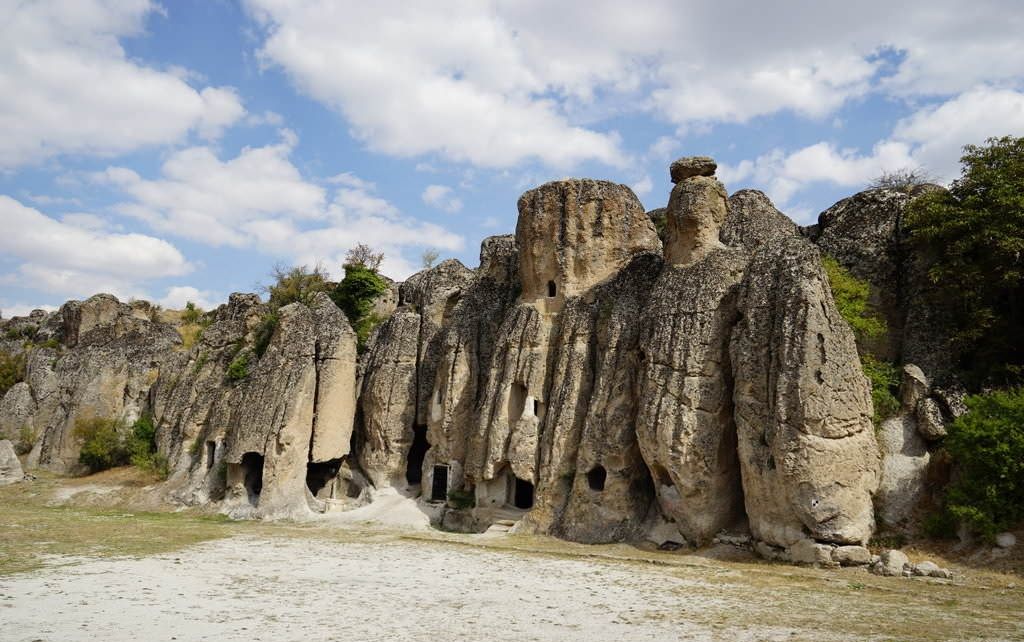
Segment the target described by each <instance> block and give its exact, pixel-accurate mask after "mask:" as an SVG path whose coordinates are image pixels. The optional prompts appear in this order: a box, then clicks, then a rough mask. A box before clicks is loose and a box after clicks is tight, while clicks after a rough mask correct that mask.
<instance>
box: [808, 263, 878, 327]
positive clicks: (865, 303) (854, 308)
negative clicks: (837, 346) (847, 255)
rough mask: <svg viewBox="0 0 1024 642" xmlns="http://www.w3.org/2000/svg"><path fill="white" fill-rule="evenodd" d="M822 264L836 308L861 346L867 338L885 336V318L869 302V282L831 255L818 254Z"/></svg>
mask: <svg viewBox="0 0 1024 642" xmlns="http://www.w3.org/2000/svg"><path fill="white" fill-rule="evenodd" d="M821 263H822V265H823V266H824V267H825V273H826V274H827V275H828V282H829V285H830V286H831V287H832V297H833V298H834V299H835V301H836V308H837V309H838V310H839V314H840V315H842V317H843V319H845V320H846V322H847V323H848V324H850V328H852V329H853V333H854V335H856V337H857V344H858V345H861V344H863V343H865V342H866V341H868V340H871V339H879V338H882V337H884V336H885V335H886V333H887V328H886V325H885V320H884V319H882V317H881V316H879V315H878V313H877V312H876V311H875V310H874V308H873V307H872V306H871V303H870V302H869V298H870V296H871V286H870V285H869V284H868V282H867V281H862V280H860V279H858V278H857V277H855V276H853V275H852V274H850V273H849V272H848V271H847V270H846V269H845V268H844V267H843V266H841V265H839V262H838V261H836V260H835V259H834V258H832V257H831V256H828V255H825V256H823V257H821Z"/></svg>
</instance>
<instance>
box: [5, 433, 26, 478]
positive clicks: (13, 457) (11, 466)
mask: <svg viewBox="0 0 1024 642" xmlns="http://www.w3.org/2000/svg"><path fill="white" fill-rule="evenodd" d="M24 478H25V473H24V472H23V471H22V470H21V462H20V461H19V460H18V455H17V453H15V452H14V444H12V443H11V442H10V441H9V440H7V439H0V486H6V485H7V484H14V483H17V482H20V481H21V480H22V479H24Z"/></svg>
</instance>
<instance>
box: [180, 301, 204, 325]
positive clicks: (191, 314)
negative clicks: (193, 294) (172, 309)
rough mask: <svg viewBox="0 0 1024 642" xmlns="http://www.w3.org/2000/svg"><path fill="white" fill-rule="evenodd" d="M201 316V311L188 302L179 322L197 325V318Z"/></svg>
mask: <svg viewBox="0 0 1024 642" xmlns="http://www.w3.org/2000/svg"><path fill="white" fill-rule="evenodd" d="M201 316H203V309H202V308H200V307H199V306H197V305H196V304H195V303H193V302H191V301H188V302H187V303H185V310H184V312H182V313H181V320H182V321H184V322H185V323H197V322H198V321H199V317H201Z"/></svg>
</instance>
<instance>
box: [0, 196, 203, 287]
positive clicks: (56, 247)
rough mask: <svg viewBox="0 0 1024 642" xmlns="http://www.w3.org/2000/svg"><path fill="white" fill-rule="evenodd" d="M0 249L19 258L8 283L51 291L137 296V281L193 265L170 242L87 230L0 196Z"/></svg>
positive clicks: (176, 272) (179, 272)
mask: <svg viewBox="0 0 1024 642" xmlns="http://www.w3.org/2000/svg"><path fill="white" fill-rule="evenodd" d="M0 229H4V230H5V233H4V234H2V235H0V253H2V254H5V255H7V256H10V257H14V258H15V259H17V260H18V261H19V262H20V263H19V265H18V268H17V269H18V273H17V275H11V274H9V275H7V277H6V279H5V280H6V281H7V282H8V283H13V284H16V285H18V286H20V287H26V288H37V289H40V290H45V291H48V292H53V293H60V294H68V295H76V296H88V295H91V294H93V293H95V292H111V293H113V294H117V295H118V296H139V295H140V294H141V293H142V289H141V287H140V284H141V283H143V282H145V281H147V280H150V279H157V278H162V277H168V276H180V275H183V274H187V273H188V272H190V271H191V270H192V266H191V265H190V264H189V263H188V261H186V260H185V257H184V256H183V255H182V254H181V252H179V251H178V250H177V248H175V247H174V246H173V245H171V244H170V243H168V242H167V241H164V240H162V239H158V238H154V237H152V236H146V235H143V234H121V233H110V232H105V231H102V230H90V229H86V228H83V227H80V226H76V225H70V224H68V223H62V222H60V221H57V220H55V219H53V218H50V217H48V216H46V215H45V214H43V213H42V212H40V211H38V210H36V209H33V208H31V207H26V206H25V205H23V204H21V203H20V202H18V201H16V200H14V199H13V198H10V197H9V196H2V195H0Z"/></svg>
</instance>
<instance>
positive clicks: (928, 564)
mask: <svg viewBox="0 0 1024 642" xmlns="http://www.w3.org/2000/svg"><path fill="white" fill-rule="evenodd" d="M913 574H914V575H916V576H918V577H938V578H940V579H945V580H948V579H951V578H952V577H953V574H952V573H950V572H949V570H947V569H944V568H940V567H939V565H938V564H936V563H935V562H932V561H930V560H925V561H923V562H918V563H917V564H914V566H913Z"/></svg>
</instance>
